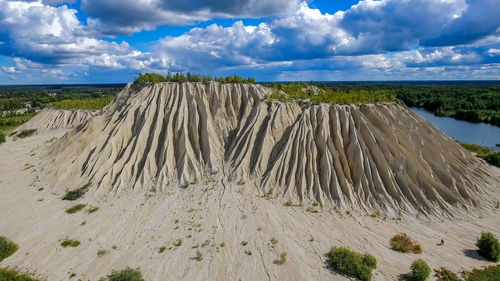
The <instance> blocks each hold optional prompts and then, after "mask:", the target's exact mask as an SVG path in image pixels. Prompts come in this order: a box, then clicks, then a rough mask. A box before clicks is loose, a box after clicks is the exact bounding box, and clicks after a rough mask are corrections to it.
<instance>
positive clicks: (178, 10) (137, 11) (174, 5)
mask: <svg viewBox="0 0 500 281" xmlns="http://www.w3.org/2000/svg"><path fill="white" fill-rule="evenodd" d="M296 5H297V1H296V0H142V1H137V0H83V2H82V8H83V9H84V10H85V11H86V12H87V13H88V14H89V16H90V17H91V19H90V20H89V23H90V24H91V25H92V26H94V27H95V28H96V29H98V30H100V31H101V32H102V33H104V34H111V35H116V34H131V33H134V32H137V31H140V30H151V29H153V28H155V27H156V26H158V25H184V24H190V23H193V22H197V21H206V20H210V19H213V18H261V17H267V16H273V15H280V14H284V13H287V12H289V11H291V10H293V9H294V8H295V6H296Z"/></svg>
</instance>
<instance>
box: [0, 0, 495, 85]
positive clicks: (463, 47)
mask: <svg viewBox="0 0 500 281" xmlns="http://www.w3.org/2000/svg"><path fill="white" fill-rule="evenodd" d="M168 71H171V72H177V71H190V72H194V73H199V74H212V75H229V74H238V75H242V76H251V77H255V78H256V79H257V80H259V81H277V80H286V81H289V80H303V81H309V80H316V81H326V80H343V81H345V80H464V79H477V80H479V79H500V4H499V2H498V0H366V1H355V0H309V1H302V0H68V1H64V0H24V1H21V0H0V84H27V83H115V82H127V81H130V80H132V79H133V78H134V77H135V76H137V74H138V73H140V72H159V73H166V72H168Z"/></svg>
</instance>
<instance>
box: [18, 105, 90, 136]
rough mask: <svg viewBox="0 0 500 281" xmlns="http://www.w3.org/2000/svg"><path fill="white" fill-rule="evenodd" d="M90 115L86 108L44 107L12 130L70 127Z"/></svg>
mask: <svg viewBox="0 0 500 281" xmlns="http://www.w3.org/2000/svg"><path fill="white" fill-rule="evenodd" d="M91 117H92V113H91V112H89V111H86V110H73V109H71V110H70V109H53V108H46V109H43V110H42V111H40V112H39V113H38V114H37V115H36V116H35V117H33V118H31V119H30V120H29V121H28V122H26V123H24V124H22V125H21V126H19V127H17V128H16V129H15V130H14V131H13V132H14V133H15V132H20V131H22V130H27V129H37V131H38V132H43V131H48V130H55V129H71V128H73V127H76V126H78V125H80V124H82V123H84V122H85V121H87V120H89V119H90V118H91Z"/></svg>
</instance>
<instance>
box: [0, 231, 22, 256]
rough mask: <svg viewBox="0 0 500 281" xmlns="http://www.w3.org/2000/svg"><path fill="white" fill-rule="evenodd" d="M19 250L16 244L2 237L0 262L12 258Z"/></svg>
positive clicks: (0, 241) (0, 239) (0, 237)
mask: <svg viewBox="0 0 500 281" xmlns="http://www.w3.org/2000/svg"><path fill="white" fill-rule="evenodd" d="M17 249H19V246H17V244H16V243H14V242H12V241H10V240H9V239H7V238H5V237H3V236H0V262H1V261H3V260H4V259H6V258H8V257H10V256H12V254H14V253H15V252H16V251H17Z"/></svg>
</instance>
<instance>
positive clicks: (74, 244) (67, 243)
mask: <svg viewBox="0 0 500 281" xmlns="http://www.w3.org/2000/svg"><path fill="white" fill-rule="evenodd" d="M79 245H80V241H78V240H74V239H64V240H63V241H62V242H61V246H63V247H64V248H66V247H73V248H74V247H78V246H79Z"/></svg>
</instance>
